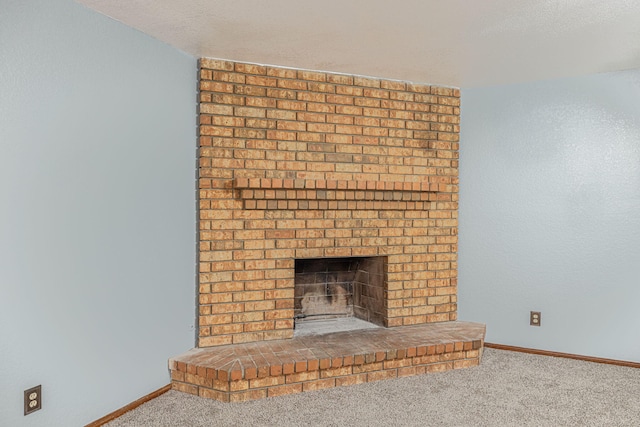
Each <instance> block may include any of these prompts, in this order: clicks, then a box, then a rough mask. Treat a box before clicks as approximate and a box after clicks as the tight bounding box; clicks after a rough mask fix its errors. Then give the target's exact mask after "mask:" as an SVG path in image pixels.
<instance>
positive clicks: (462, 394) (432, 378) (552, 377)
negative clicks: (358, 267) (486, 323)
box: [107, 349, 640, 427]
mask: <svg viewBox="0 0 640 427" xmlns="http://www.w3.org/2000/svg"><path fill="white" fill-rule="evenodd" d="M107 426H108V427H120V426H140V427H143V426H144V427H147V426H193V427H196V426H197V427H201V426H207V427H209V426H252V427H254V426H278V427H284V426H305V427H309V426H616V427H619V426H636V427H637V426H640V369H634V368H624V367H618V366H611V365H603V364H596V363H590V362H582V361H576V360H570V359H559V358H553V357H548V356H536V355H529V354H522V353H514V352H510V351H502V350H494V349H485V351H484V356H483V359H482V364H481V365H480V366H479V367H476V368H471V369H461V370H456V371H450V372H444V373H436V374H428V375H423V376H417V377H409V378H402V379H394V380H388V381H379V382H375V383H369V384H361V385H356V386H351V387H339V388H334V389H330V390H321V391H314V392H306V393H300V394H295V395H289V396H282V397H276V398H269V399H263V400H257V401H252V402H247V403H221V402H216V401H213V400H208V399H202V398H199V397H195V396H191V395H187V394H183V393H179V392H175V391H170V392H168V393H166V394H164V395H162V396H160V397H158V398H157V399H154V400H152V401H150V402H148V403H146V404H144V405H142V406H140V407H139V408H137V409H136V410H134V411H131V412H129V413H127V414H125V415H123V416H122V417H120V418H118V419H117V420H114V421H112V422H111V423H109V424H107Z"/></svg>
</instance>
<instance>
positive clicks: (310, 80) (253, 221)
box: [171, 59, 484, 400]
mask: <svg viewBox="0 0 640 427" xmlns="http://www.w3.org/2000/svg"><path fill="white" fill-rule="evenodd" d="M199 97H200V117H199V120H200V140H199V146H200V150H199V189H200V190H199V216H200V222H199V223H200V231H199V270H200V273H199V304H198V325H199V334H198V347H199V348H200V352H199V354H203V353H202V350H203V349H206V348H212V349H214V350H215V347H219V346H224V348H226V349H230V348H232V347H233V346H234V345H235V346H239V345H242V344H246V345H248V344H249V343H261V342H268V341H272V340H289V339H291V338H292V337H293V335H294V325H295V318H298V319H301V318H305V317H306V316H303V315H305V314H306V315H307V316H309V315H311V314H318V313H319V312H320V311H322V310H325V311H327V310H329V311H331V310H334V309H335V312H334V313H333V314H334V315H345V316H350V315H355V316H357V317H360V318H363V319H365V320H367V321H370V322H372V323H375V324H377V325H380V326H383V327H385V328H388V329H384V328H383V329H384V331H385V332H379V333H389V331H393V329H394V328H398V329H397V330H398V331H400V329H402V328H405V329H406V327H409V326H418V325H426V326H428V325H432V324H438V323H442V322H447V323H448V324H458V323H460V322H452V321H455V320H456V308H457V299H456V298H457V296H456V289H457V256H456V252H457V230H458V228H457V226H458V222H457V216H458V139H459V118H460V109H459V105H460V99H459V91H458V90H457V89H453V88H447V87H436V86H429V85H424V84H414V83H408V82H401V81H393V80H384V79H376V78H367V77H359V76H350V75H343V74H332V73H324V72H315V71H304V70H295V69H288V68H278V67H269V66H262V65H254V64H246V63H234V62H230V61H223V60H214V59H201V60H200V93H199ZM363 264H371V265H372V266H373V267H372V268H373V269H374V270H375V271H374V273H366V274H365V273H354V274H353V277H350V276H349V275H350V274H351V271H352V270H354V269H356V270H357V268H360V266H361V265H363ZM328 265H334V266H337V265H339V266H338V267H336V268H337V270H335V271H333V273H332V274H333V275H332V276H331V275H330V274H329V270H326V269H325V267H327V266H328ZM323 269H324V270H323ZM356 270H354V271H356ZM356 274H360V276H359V277H358V278H357V279H356V277H355V275H356ZM370 274H371V275H375V274H378V276H379V278H378V280H377V281H376V280H372V281H368V279H367V281H365V279H364V277H365V276H368V275H370ZM312 276H313V277H312ZM320 276H323V277H324V278H325V279H327V278H328V279H327V280H325V282H322V284H321V283H320V281H319V279H318V277H320ZM347 276H349V277H348V279H349V280H347ZM296 278H298V281H299V282H300V280H302V282H304V283H299V286H298V287H296ZM347 283H348V284H347ZM333 303H335V304H338V303H339V304H341V305H339V310H341V311H339V310H338V308H336V307H338V305H336V306H335V307H333V308H332V307H331V304H333ZM319 307H320V308H321V309H320V308H319ZM314 310H315V311H314ZM318 310H319V311H318ZM320 314H325V315H327V314H332V313H327V312H325V313H320ZM471 329H473V327H472V328H471ZM476 332H477V331H476ZM418 335H420V334H418ZM463 335H464V336H467V335H468V334H467V335H465V334H463ZM472 335H473V334H472ZM476 335H477V334H476ZM483 335H484V329H483V328H482V334H481V336H480V335H479V336H478V337H476V338H475V339H471V338H469V339H462V338H461V339H460V340H458V341H456V342H455V343H454V342H452V343H451V344H452V347H451V349H450V350H451V353H453V352H456V351H457V352H459V354H458V355H457V359H460V360H467V359H468V360H470V361H471V362H469V363H465V364H464V365H465V366H466V365H472V364H474V363H477V361H478V360H479V350H478V349H479V348H480V343H481V340H482V337H483ZM474 337H475V335H474ZM467 338H468V337H467ZM256 345H257V344H256ZM435 345H436V344H434V349H433V353H432V356H433V355H439V354H440V355H441V354H446V353H447V352H446V351H445V350H447V349H448V347H446V345H445V344H442V345H443V347H442V352H439V353H438V352H436V347H435ZM254 347H255V346H254ZM221 348H222V347H221ZM415 348H416V349H417V348H418V347H415ZM374 350H375V349H374ZM212 351H213V350H212ZM371 351H373V350H371ZM385 351H386V350H385ZM428 351H430V350H428V346H425V350H424V354H423V356H426V355H427V352H428ZM467 351H471V353H469V354H467V353H466V352H467ZM474 351H475V353H473V352H474ZM372 354H375V351H374V353H372ZM385 354H386V353H385ZM394 355H395V356H397V353H394ZM403 355H404V356H406V354H403ZM353 356H354V357H355V355H353ZM345 357H346V356H345ZM380 357H382V360H386V359H385V358H386V357H387V356H384V357H383V356H382V355H378V358H380ZM413 357H415V353H414V355H413ZM438 357H439V356H438ZM201 359H202V356H201ZM375 359H376V357H375V356H374V361H375ZM189 360H191V359H189ZM317 360H318V361H320V360H321V358H317ZM393 360H396V359H393ZM403 360H404V357H403ZM451 360H453V359H451ZM474 360H475V362H473V361H474ZM343 361H344V360H343ZM432 361H433V360H432ZM364 362H365V361H364V359H363V363H364ZM369 362H371V361H369ZM381 362H382V361H381ZM180 363H181V362H179V360H178V359H176V360H173V361H172V364H171V367H172V371H173V373H175V376H174V380H175V384H178V385H177V386H176V388H178V389H181V387H182V389H183V390H184V391H190V392H194V389H193V388H189V387H188V386H186V385H180V384H184V383H189V381H186V380H185V378H186V377H185V375H187V374H188V373H187V370H188V363H186V362H184V364H183V365H180ZM251 363H255V360H253V361H252V362H251ZM305 363H307V364H306V365H305V366H306V367H307V368H308V367H309V366H308V362H305ZM372 363H373V362H372ZM279 366H280V367H281V368H283V367H284V362H283V363H282V364H280V365H279ZM460 366H462V365H460ZM450 367H451V368H453V367H454V365H453V363H451V366H450ZM181 368H183V369H182V370H181ZM219 368H220V366H216V367H214V366H213V365H211V367H210V369H213V371H215V373H212V374H211V375H212V376H213V377H215V378H216V379H218V376H219V372H222V371H224V372H226V374H221V375H222V377H224V378H226V380H228V381H234V380H239V379H238V375H239V377H240V379H242V380H245V379H247V378H246V376H245V375H246V373H245V372H244V370H242V373H241V374H238V373H237V369H236V370H235V371H234V369H233V368H231V367H229V369H226V368H225V369H222V370H221V369H219ZM307 368H305V371H304V372H307V370H306V369H307ZM317 368H318V369H320V364H319V363H318V367H317ZM206 369H207V368H203V369H202V372H200V374H202V378H204V379H202V378H201V380H198V381H200V382H203V381H204V380H205V379H207V370H206ZM396 369H397V367H396ZM191 370H192V371H193V372H192V375H197V374H198V367H197V366H194V367H193V368H192V369H191ZM267 371H269V369H267ZM276 371H277V369H276ZM180 372H184V373H183V374H182V375H180ZM233 372H236V373H235V374H234V375H235V379H231V375H232V373H233ZM296 372H297V371H296V370H294V372H292V374H294V373H296ZM280 374H282V373H281V372H280ZM352 374H353V372H352ZM252 375H253V372H249V376H250V377H251V376H252ZM256 375H257V373H256ZM354 375H355V374H354ZM176 377H177V378H176ZM209 379H210V380H211V381H213V379H211V378H209ZM249 379H251V378H249ZM198 381H195V384H196V385H195V386H196V387H202V385H201V384H200V385H198V384H197V383H198ZM283 381H284V380H283ZM192 384H193V382H192ZM334 385H335V382H334ZM221 387H222V386H221ZM226 387H227V388H226V391H225V390H222V389H220V390H218V389H215V388H213V389H215V390H218V392H226V393H227V394H226V395H225V396H226V397H225V396H222V397H221V395H215V396H213V397H216V398H221V400H229V399H231V400H233V398H230V396H231V395H232V394H233V390H231V389H230V388H229V387H230V386H226ZM301 387H302V386H301ZM223 388H224V387H223ZM248 389H250V387H248ZM248 389H247V390H248ZM301 389H302V388H301ZM208 390H212V389H211V388H208ZM236 391H238V392H240V391H242V390H236ZM242 392H243V393H248V392H247V391H246V390H244V391H242ZM196 393H200V392H198V391H197V390H196ZM206 393H207V392H205V393H204V394H206ZM200 394H203V393H200ZM258 394H259V396H258V395H255V390H254V395H251V396H253V397H247V396H249V395H247V394H245V395H243V396H245V398H255V397H264V396H262V395H261V394H260V393H258ZM266 395H267V393H266V392H265V396H266ZM210 397H211V396H210Z"/></svg>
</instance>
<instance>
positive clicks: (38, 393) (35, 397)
mask: <svg viewBox="0 0 640 427" xmlns="http://www.w3.org/2000/svg"><path fill="white" fill-rule="evenodd" d="M38 409H42V386H41V385H37V386H35V387H32V388H30V389H29V390H25V391H24V414H25V415H29V414H31V413H32V412H35V411H37V410H38Z"/></svg>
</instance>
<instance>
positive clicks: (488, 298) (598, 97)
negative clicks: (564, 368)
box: [459, 70, 640, 362]
mask: <svg viewBox="0 0 640 427" xmlns="http://www.w3.org/2000/svg"><path fill="white" fill-rule="evenodd" d="M460 146H461V148H460V149H461V152H460V164H461V168H460V172H461V177H460V185H461V187H460V270H459V273H460V289H459V298H460V318H461V319H464V320H473V321H479V322H486V324H487V342H494V343H501V344H510V345H517V346H524V347H532V348H540V349H546V350H554V351H561V352H569V353H577V354H583V355H590V356H597V357H609V358H615V359H626V360H633V361H636V362H638V361H640V340H639V339H638V338H637V337H638V330H640V314H639V312H638V301H640V286H639V282H638V280H639V278H640V244H639V242H640V71H639V70H634V71H627V72H619V73H611V74H601V75H592V76H587V77H580V78H572V79H564V80H555V81H547V82H538V83H532V84H522V85H514V86H503V87H492V88H485V89H471V90H464V91H463V94H462V134H461V144H460ZM530 310H539V311H542V326H541V327H531V326H529V325H528V316H529V311H530Z"/></svg>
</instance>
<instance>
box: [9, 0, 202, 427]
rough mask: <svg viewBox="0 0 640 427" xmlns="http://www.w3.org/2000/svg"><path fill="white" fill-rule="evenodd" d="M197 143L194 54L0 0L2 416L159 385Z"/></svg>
mask: <svg viewBox="0 0 640 427" xmlns="http://www.w3.org/2000/svg"><path fill="white" fill-rule="evenodd" d="M195 150H196V61H195V59H194V58H192V57H190V56H188V55H186V54H184V53H182V52H180V51H178V50H176V49H173V48H171V47H169V46H167V45H165V44H163V43H160V42H158V41H156V40H154V39H151V38H150V37H148V36H145V35H143V34H142V33H140V32H138V31H135V30H133V29H131V28H128V27H125V26H123V25H122V24H120V23H117V22H116V21H113V20H110V19H108V18H106V17H104V16H101V15H99V14H97V13H95V12H92V11H90V10H88V9H86V8H85V7H83V6H80V5H78V4H76V3H74V2H72V1H71V0H40V1H38V0H1V1H0V204H1V205H0V425H2V426H12V427H14V426H45V425H46V426H65V427H68V426H79V425H84V424H86V423H88V422H90V421H93V420H95V419H97V418H99V417H101V416H104V415H106V414H107V413H109V412H111V411H113V410H115V409H118V408H119V407H121V406H123V405H125V404H127V403H129V402H131V401H133V400H135V399H137V398H139V397H141V396H143V395H145V394H147V393H149V392H151V391H154V390H156V389H158V388H160V387H162V386H164V385H166V384H168V383H169V376H168V370H167V359H168V358H169V357H171V356H174V355H176V354H179V353H181V352H183V351H185V350H187V349H189V348H191V347H193V346H194V343H195V337H194V319H195V314H194V300H195V232H196V231H195V218H196V215H195ZM37 384H42V387H43V403H44V406H43V409H42V410H41V411H39V412H36V413H34V414H32V415H29V416H27V417H24V416H23V413H22V411H23V408H22V392H23V390H25V389H27V388H29V387H31V386H35V385H37Z"/></svg>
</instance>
